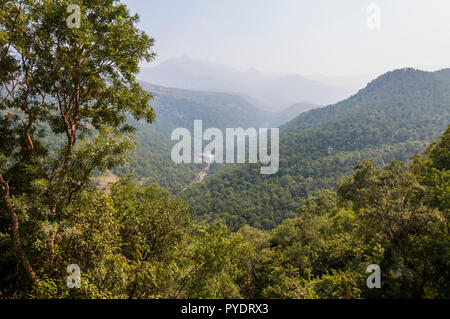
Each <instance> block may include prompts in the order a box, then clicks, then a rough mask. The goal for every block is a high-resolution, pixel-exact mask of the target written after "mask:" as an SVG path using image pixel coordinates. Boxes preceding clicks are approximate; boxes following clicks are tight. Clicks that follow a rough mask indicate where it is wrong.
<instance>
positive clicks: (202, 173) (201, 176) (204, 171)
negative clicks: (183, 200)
mask: <svg viewBox="0 0 450 319" xmlns="http://www.w3.org/2000/svg"><path fill="white" fill-rule="evenodd" d="M210 167H211V163H208V165H206V166H205V167H204V168H203V169H202V170H201V171H200V173H198V175H197V177H196V178H195V180H193V181H192V182H191V183H190V184H189V185H188V186H186V187H185V188H183V191H185V190H186V189H188V188H189V187H191V186H193V185H195V184H198V183H200V182H201V181H203V180H204V179H205V177H206V176H208V171H209V169H210Z"/></svg>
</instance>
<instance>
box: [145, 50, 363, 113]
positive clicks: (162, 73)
mask: <svg viewBox="0 0 450 319" xmlns="http://www.w3.org/2000/svg"><path fill="white" fill-rule="evenodd" d="M312 77H315V78H320V79H321V80H323V81H325V82H326V81H327V80H328V82H329V83H333V84H332V85H331V84H324V83H323V82H321V81H319V80H315V79H311V78H307V77H304V76H302V75H299V74H294V73H292V74H267V73H262V72H259V71H257V70H256V69H249V70H247V71H239V70H236V69H234V68H232V67H230V66H227V65H224V64H219V63H210V62H205V61H201V60H195V59H191V58H189V57H188V56H182V57H179V58H171V59H168V60H166V61H164V62H162V63H160V64H159V65H157V66H155V67H151V68H143V69H142V70H141V73H140V75H139V78H140V79H141V80H142V81H145V82H149V83H153V84H157V85H161V86H166V87H172V88H181V89H188V90H201V91H215V92H228V93H232V94H237V95H241V96H243V97H244V98H245V99H247V100H248V101H249V102H250V103H252V104H254V105H255V106H257V107H259V108H261V109H265V110H268V111H272V112H279V111H281V110H283V109H285V108H287V107H289V106H290V105H292V104H296V103H309V104H320V105H327V104H332V103H336V102H338V101H340V100H342V99H344V98H346V97H348V96H350V95H351V94H353V93H355V92H356V91H357V89H359V88H360V87H362V86H363V85H365V83H366V82H365V81H366V79H367V77H360V78H356V77H352V78H351V79H349V78H346V79H345V78H327V77H324V76H312Z"/></svg>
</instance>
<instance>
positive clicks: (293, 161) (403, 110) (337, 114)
mask: <svg viewBox="0 0 450 319" xmlns="http://www.w3.org/2000/svg"><path fill="white" fill-rule="evenodd" d="M449 122H450V70H449V69H446V70H442V71H439V72H434V73H432V72H423V71H419V70H414V69H403V70H396V71H393V72H390V73H387V74H385V75H382V76H381V77H379V78H377V79H376V80H374V81H372V82H371V83H369V84H368V85H367V87H366V88H364V89H362V90H360V91H359V92H358V93H357V94H355V95H354V96H352V97H350V98H348V99H347V100H344V101H342V102H339V103H337V104H335V105H330V106H327V107H325V108H320V109H315V110H311V111H309V112H306V113H303V114H301V115H300V116H298V117H297V118H295V119H294V120H292V121H291V122H289V123H287V124H285V125H283V126H282V127H281V128H280V135H281V140H280V170H279V172H278V173H277V174H275V175H269V176H264V175H261V174H260V173H259V166H260V165H256V164H248V165H239V166H236V167H233V168H231V169H226V170H224V171H222V172H220V173H218V174H216V175H213V176H211V177H209V178H207V179H206V180H205V183H201V184H198V185H195V186H194V187H192V188H190V189H188V190H187V191H186V192H184V193H183V194H182V198H184V199H185V200H187V201H188V202H189V203H191V204H192V206H193V207H194V209H195V212H196V214H198V215H199V216H203V217H205V218H206V219H208V220H209V219H217V218H222V219H223V220H224V221H225V222H226V223H227V225H228V226H229V227H231V229H233V230H237V229H239V228H240V227H241V226H243V225H244V224H249V225H251V226H254V227H257V228H263V229H270V228H273V227H275V226H277V225H278V224H279V223H280V222H281V221H282V220H284V219H285V218H288V217H289V218H290V217H295V216H297V215H298V212H299V208H300V206H299V199H302V198H303V199H304V198H306V197H307V196H308V195H311V194H312V193H313V192H314V191H316V190H319V189H323V188H326V189H328V188H332V187H333V186H334V185H335V183H336V182H337V181H338V180H339V179H340V178H341V177H342V176H344V175H346V174H349V173H350V171H351V170H352V169H353V167H354V166H355V165H356V164H357V163H358V162H359V161H361V160H364V159H369V158H370V159H372V160H373V162H374V164H375V165H376V166H382V165H384V164H386V163H388V162H389V161H390V160H391V159H392V158H395V159H397V160H400V161H407V160H408V158H409V157H411V156H413V155H414V153H415V152H421V151H423V150H424V149H425V147H426V145H427V143H429V142H430V141H432V140H433V139H435V138H437V137H438V136H439V134H440V132H441V131H442V130H444V129H445V128H446V126H447V125H448V123H449Z"/></svg>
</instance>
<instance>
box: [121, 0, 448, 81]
mask: <svg viewBox="0 0 450 319" xmlns="http://www.w3.org/2000/svg"><path fill="white" fill-rule="evenodd" d="M123 2H125V3H126V4H127V5H128V7H129V9H130V10H131V11H132V12H135V13H138V14H139V15H140V17H141V21H140V22H139V27H140V28H141V29H143V30H144V31H146V33H147V34H149V35H150V36H151V37H153V38H154V39H155V41H156V43H155V47H154V51H155V52H156V53H157V55H158V56H157V58H156V60H155V61H154V62H152V64H151V65H156V64H159V63H161V62H163V61H164V60H166V59H169V58H172V57H179V56H182V55H187V56H189V57H191V58H194V59H200V60H205V61H209V62H216V63H223V64H227V65H230V66H232V67H234V68H236V69H239V70H247V69H249V68H255V69H257V70H259V71H262V72H274V73H299V74H304V75H308V74H322V75H327V76H350V75H364V74H380V73H384V72H386V71H389V70H393V69H397V68H402V67H414V68H419V69H425V70H434V69H440V68H443V67H450V0H339V1H337V0H124V1H123ZM372 4H375V5H376V6H377V8H379V15H378V16H379V19H378V20H377V18H376V15H377V11H376V9H373V7H369V6H370V5H372ZM368 9H369V11H367V10H368ZM374 10H375V11H374ZM368 20H369V24H368ZM377 21H379V24H377ZM377 25H378V26H379V28H376V27H375V26H377ZM369 26H371V27H369Z"/></svg>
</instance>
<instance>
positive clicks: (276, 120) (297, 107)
mask: <svg viewBox="0 0 450 319" xmlns="http://www.w3.org/2000/svg"><path fill="white" fill-rule="evenodd" d="M319 107H320V105H317V104H310V103H296V104H293V105H291V106H289V107H288V108H286V109H285V110H283V111H281V112H279V113H278V114H276V115H275V116H274V117H273V119H272V120H271V121H270V124H271V125H270V126H271V127H278V126H280V125H282V124H284V123H287V122H289V121H291V120H292V119H294V118H295V117H297V116H298V115H300V114H302V113H304V112H306V111H309V110H312V109H316V108H319Z"/></svg>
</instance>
